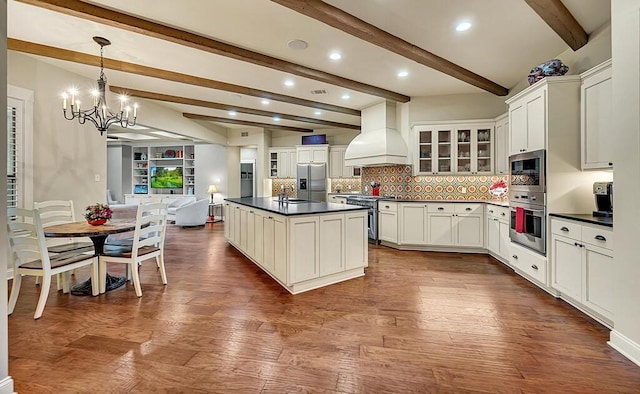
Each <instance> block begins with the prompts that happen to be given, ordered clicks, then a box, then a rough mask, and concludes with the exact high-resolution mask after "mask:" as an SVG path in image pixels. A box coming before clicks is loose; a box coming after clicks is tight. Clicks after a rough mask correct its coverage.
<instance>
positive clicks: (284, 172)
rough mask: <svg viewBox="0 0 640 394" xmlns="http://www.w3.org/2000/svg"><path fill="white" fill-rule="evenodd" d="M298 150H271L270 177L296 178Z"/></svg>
mask: <svg viewBox="0 0 640 394" xmlns="http://www.w3.org/2000/svg"><path fill="white" fill-rule="evenodd" d="M296 155H297V154H296V150H295V149H292V148H270V149H269V177H270V178H295V177H296V164H297V162H296Z"/></svg>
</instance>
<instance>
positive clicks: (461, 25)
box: [456, 21, 471, 31]
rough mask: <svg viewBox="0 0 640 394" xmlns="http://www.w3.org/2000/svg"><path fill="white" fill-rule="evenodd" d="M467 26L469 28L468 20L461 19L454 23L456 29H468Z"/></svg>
mask: <svg viewBox="0 0 640 394" xmlns="http://www.w3.org/2000/svg"><path fill="white" fill-rule="evenodd" d="M469 28H471V22H469V21H462V22H460V23H458V24H457V25H456V31H465V30H469Z"/></svg>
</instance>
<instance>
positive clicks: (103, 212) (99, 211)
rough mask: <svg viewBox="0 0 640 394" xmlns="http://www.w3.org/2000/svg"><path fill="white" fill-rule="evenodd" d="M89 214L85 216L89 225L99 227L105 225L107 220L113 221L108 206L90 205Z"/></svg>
mask: <svg viewBox="0 0 640 394" xmlns="http://www.w3.org/2000/svg"><path fill="white" fill-rule="evenodd" d="M86 209H87V212H86V213H85V214H84V217H85V219H87V223H89V224H91V225H94V226H98V225H101V224H105V223H106V222H107V220H109V219H111V214H112V211H111V208H109V206H108V205H107V204H101V203H97V204H93V205H89V206H88V207H87V208H86Z"/></svg>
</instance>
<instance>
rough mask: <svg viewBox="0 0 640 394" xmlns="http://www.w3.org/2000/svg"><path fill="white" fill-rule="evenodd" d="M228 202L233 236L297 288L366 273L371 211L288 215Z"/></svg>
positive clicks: (269, 269) (285, 282) (227, 230)
mask: <svg viewBox="0 0 640 394" xmlns="http://www.w3.org/2000/svg"><path fill="white" fill-rule="evenodd" d="M225 205H226V212H227V213H228V214H227V216H228V219H227V221H226V222H225V236H226V238H227V240H228V241H229V242H230V243H231V244H233V245H234V246H235V247H236V248H237V249H238V250H240V251H241V252H242V253H243V254H245V255H246V256H247V257H248V258H250V259H251V260H252V261H253V262H254V263H256V264H257V265H258V266H260V267H261V268H262V269H263V270H264V271H265V272H267V273H268V274H269V275H271V276H272V277H273V278H274V279H276V280H277V281H278V282H279V283H280V284H281V285H282V286H284V287H285V288H286V289H287V290H289V291H290V292H291V293H293V294H296V293H299V292H302V291H306V290H311V289H314V288H317V287H321V286H325V285H328V284H331V283H336V282H340V281H343V280H347V279H351V278H354V277H357V276H362V275H364V267H366V266H367V265H368V244H367V224H368V223H367V222H368V220H367V213H366V211H349V212H345V213H329V214H316V215H300V216H298V215H295V216H291V217H287V216H283V215H279V214H274V213H271V212H268V211H263V210H261V209H257V208H254V207H250V206H245V205H240V204H236V203H231V202H227V203H226V204H225Z"/></svg>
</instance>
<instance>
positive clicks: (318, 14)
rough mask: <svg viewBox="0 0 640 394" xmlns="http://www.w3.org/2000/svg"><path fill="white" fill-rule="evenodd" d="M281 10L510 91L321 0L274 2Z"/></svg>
mask: <svg viewBox="0 0 640 394" xmlns="http://www.w3.org/2000/svg"><path fill="white" fill-rule="evenodd" d="M271 1H273V2H275V3H278V4H280V5H282V6H285V7H287V8H290V9H292V10H294V11H297V12H299V13H301V14H303V15H306V16H308V17H310V18H313V19H315V20H318V21H320V22H322V23H325V24H327V25H329V26H332V27H334V28H336V29H338V30H342V31H343V32H345V33H348V34H351V35H352V36H355V37H358V38H360V39H362V40H364V41H367V42H369V43H371V44H373V45H377V46H379V47H381V48H384V49H386V50H388V51H391V52H393V53H397V54H398V55H400V56H403V57H406V58H407V59H411V60H413V61H415V62H418V63H420V64H422V65H425V66H427V67H430V68H433V69H434V70H438V71H440V72H442V73H444V74H447V75H449V76H451V77H453V78H456V79H459V80H461V81H463V82H466V83H468V84H470V85H473V86H476V87H478V88H480V89H484V90H486V91H487V92H490V93H493V94H496V95H498V96H506V95H507V94H508V93H509V89H507V88H505V87H503V86H500V85H498V84H497V83H495V82H492V81H490V80H488V79H486V78H485V77H483V76H480V75H478V74H475V73H473V72H471V71H469V70H467V69H466V68H463V67H461V66H459V65H457V64H455V63H452V62H450V61H449V60H447V59H444V58H442V57H440V56H438V55H435V54H433V53H431V52H429V51H426V50H424V49H422V48H420V47H418V46H416V45H413V44H411V43H410V42H407V41H405V40H403V39H401V38H400V37H396V36H394V35H393V34H390V33H387V32H386V31H384V30H382V29H379V28H377V27H376V26H374V25H372V24H370V23H367V22H365V21H363V20H362V19H358V18H356V17H355V16H353V15H351V14H348V13H346V12H344V11H342V10H341V9H339V8H336V7H334V6H332V5H329V4H327V3H325V2H323V1H320V0H271Z"/></svg>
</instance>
